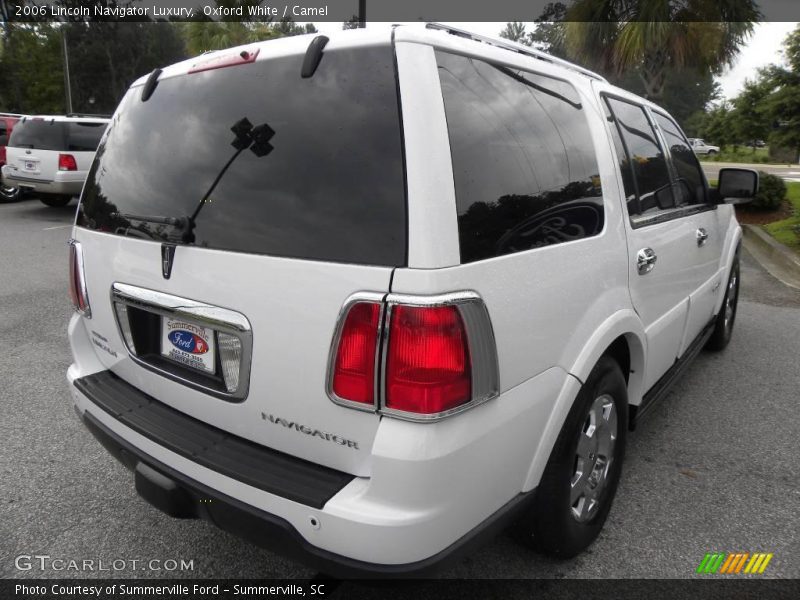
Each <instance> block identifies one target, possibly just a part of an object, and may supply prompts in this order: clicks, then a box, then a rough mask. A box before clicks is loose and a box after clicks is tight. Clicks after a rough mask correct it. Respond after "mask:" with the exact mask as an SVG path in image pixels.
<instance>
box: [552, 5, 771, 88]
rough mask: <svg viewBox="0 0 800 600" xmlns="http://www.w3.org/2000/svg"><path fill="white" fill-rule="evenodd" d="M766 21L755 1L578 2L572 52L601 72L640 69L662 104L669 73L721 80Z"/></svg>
mask: <svg viewBox="0 0 800 600" xmlns="http://www.w3.org/2000/svg"><path fill="white" fill-rule="evenodd" d="M760 16H761V14H760V13H759V11H758V8H757V7H756V1H755V0H725V1H719V0H684V1H682V2H675V1H674V0H576V1H575V2H574V3H573V4H572V6H570V7H569V9H568V10H567V14H566V17H565V21H567V23H566V43H567V50H568V52H569V54H570V56H571V57H572V58H573V59H575V60H579V61H581V62H583V63H585V64H588V65H590V66H593V67H594V68H597V69H599V70H601V71H605V72H614V73H616V74H618V75H620V74H622V73H623V72H624V71H626V70H629V69H636V70H637V71H638V73H639V76H640V77H641V79H642V83H643V84H644V88H645V95H646V96H647V97H648V98H652V99H656V100H658V99H660V98H661V96H662V94H663V92H664V83H665V81H666V73H667V69H668V68H669V67H673V72H675V71H680V70H681V69H685V68H692V69H696V70H698V71H701V72H703V71H706V72H707V71H710V72H712V73H714V74H719V73H721V72H722V70H723V69H724V68H725V67H727V66H729V65H731V64H732V63H733V61H734V59H735V58H736V56H737V55H738V53H739V48H740V47H741V45H742V44H743V43H744V41H745V39H746V38H747V37H748V36H749V35H750V34H751V33H752V31H753V24H754V23H755V22H757V21H758V19H759V17H760Z"/></svg>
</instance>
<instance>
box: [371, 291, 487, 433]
mask: <svg viewBox="0 0 800 600" xmlns="http://www.w3.org/2000/svg"><path fill="white" fill-rule="evenodd" d="M398 304H402V305H406V306H428V307H430V306H455V307H456V308H458V311H459V313H460V315H461V319H462V320H463V322H464V328H465V329H466V332H467V343H468V344H469V350H470V359H471V362H472V365H471V366H472V368H471V376H472V399H471V400H470V401H469V402H466V403H464V404H461V405H460V406H456V407H455V408H451V409H449V410H445V411H441V412H438V413H431V414H419V413H412V412H408V411H404V410H397V409H394V408H389V407H387V406H386V386H385V385H381V390H380V392H381V394H380V407H379V410H380V413H381V414H382V415H385V416H387V417H393V418H396V419H401V420H403V421H412V422H414V423H435V422H436V421H441V420H442V419H445V418H447V417H451V416H453V415H457V414H459V413H462V412H465V411H467V410H470V409H472V408H475V407H476V406H479V405H481V404H483V403H484V402H488V401H489V400H492V399H494V398H496V397H497V396H499V395H500V384H499V365H498V360H497V344H496V342H495V337H494V329H493V328H492V322H491V319H490V318H489V312H488V310H487V308H486V304H485V303H484V302H483V299H482V298H481V297H480V295H479V294H478V293H477V292H474V291H461V292H452V293H449V294H439V295H435V296H422V295H410V294H389V295H388V296H387V297H386V318H385V323H386V325H385V327H384V332H385V333H384V336H383V340H382V351H381V365H380V377H381V381H382V382H385V381H386V377H385V374H386V358H387V356H388V346H389V324H390V323H391V315H392V309H393V307H395V306H397V305H398ZM476 358H477V360H476ZM476 365H477V367H478V368H476Z"/></svg>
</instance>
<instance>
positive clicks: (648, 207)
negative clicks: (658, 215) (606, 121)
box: [607, 98, 675, 215]
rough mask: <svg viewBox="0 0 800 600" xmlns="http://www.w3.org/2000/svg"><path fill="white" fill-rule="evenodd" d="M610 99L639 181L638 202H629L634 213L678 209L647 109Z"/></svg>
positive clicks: (612, 110) (616, 121) (609, 101)
mask: <svg viewBox="0 0 800 600" xmlns="http://www.w3.org/2000/svg"><path fill="white" fill-rule="evenodd" d="M607 102H608V105H609V107H610V108H611V113H612V115H613V118H614V122H615V124H616V126H617V128H618V131H619V134H620V136H621V138H622V142H623V143H624V146H625V150H626V151H627V153H626V154H627V158H628V160H629V163H630V165H631V167H632V171H633V176H634V181H635V182H636V183H635V185H636V190H637V192H638V201H637V202H636V203H633V204H631V203H629V204H628V206H629V212H630V214H631V215H636V214H643V215H646V214H650V213H654V212H658V211H659V210H663V209H668V208H674V206H675V200H674V198H673V195H672V187H671V182H670V176H669V170H668V168H667V162H666V159H665V158H664V152H663V150H662V149H661V145H660V144H659V143H658V138H657V137H656V133H655V131H654V130H653V127H652V126H651V125H650V122H649V121H648V119H647V115H646V114H645V112H644V109H643V108H642V107H641V106H636V105H635V104H630V103H628V102H624V101H622V100H617V99H615V98H607ZM626 193H627V190H626ZM631 209H633V210H631Z"/></svg>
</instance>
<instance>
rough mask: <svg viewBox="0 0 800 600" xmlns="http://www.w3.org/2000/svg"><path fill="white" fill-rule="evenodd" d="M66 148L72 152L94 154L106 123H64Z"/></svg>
mask: <svg viewBox="0 0 800 600" xmlns="http://www.w3.org/2000/svg"><path fill="white" fill-rule="evenodd" d="M65 125H66V128H67V147H66V150H71V151H73V152H94V151H95V150H97V146H98V144H99V143H100V138H101V137H103V132H104V131H105V130H106V125H107V124H106V123H83V122H76V123H66V124H65Z"/></svg>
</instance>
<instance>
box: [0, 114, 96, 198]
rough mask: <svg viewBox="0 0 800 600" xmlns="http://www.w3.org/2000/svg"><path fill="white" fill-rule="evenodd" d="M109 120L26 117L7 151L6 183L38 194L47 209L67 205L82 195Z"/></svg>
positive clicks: (15, 130)
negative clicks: (75, 197) (84, 183)
mask: <svg viewBox="0 0 800 600" xmlns="http://www.w3.org/2000/svg"><path fill="white" fill-rule="evenodd" d="M108 121H109V120H108V119H103V118H97V117H73V116H66V117H64V116H30V117H23V118H22V119H20V121H19V122H18V123H17V124H16V125H15V126H14V130H13V131H12V133H11V137H10V139H9V140H8V148H7V149H6V165H5V166H3V180H4V181H5V182H6V184H7V185H12V186H16V187H18V188H20V190H22V191H29V192H33V193H35V194H36V195H37V196H38V197H39V199H40V200H41V201H42V202H44V203H45V204H46V205H47V206H66V205H67V204H68V203H69V201H70V200H72V198H73V197H74V196H77V195H78V194H80V193H81V188H83V182H84V181H86V174H87V173H88V171H89V167H90V166H91V164H92V160H93V159H94V153H95V152H96V151H97V145H98V144H99V143H100V138H101V137H102V136H103V132H104V131H105V129H106V126H107V125H108Z"/></svg>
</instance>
